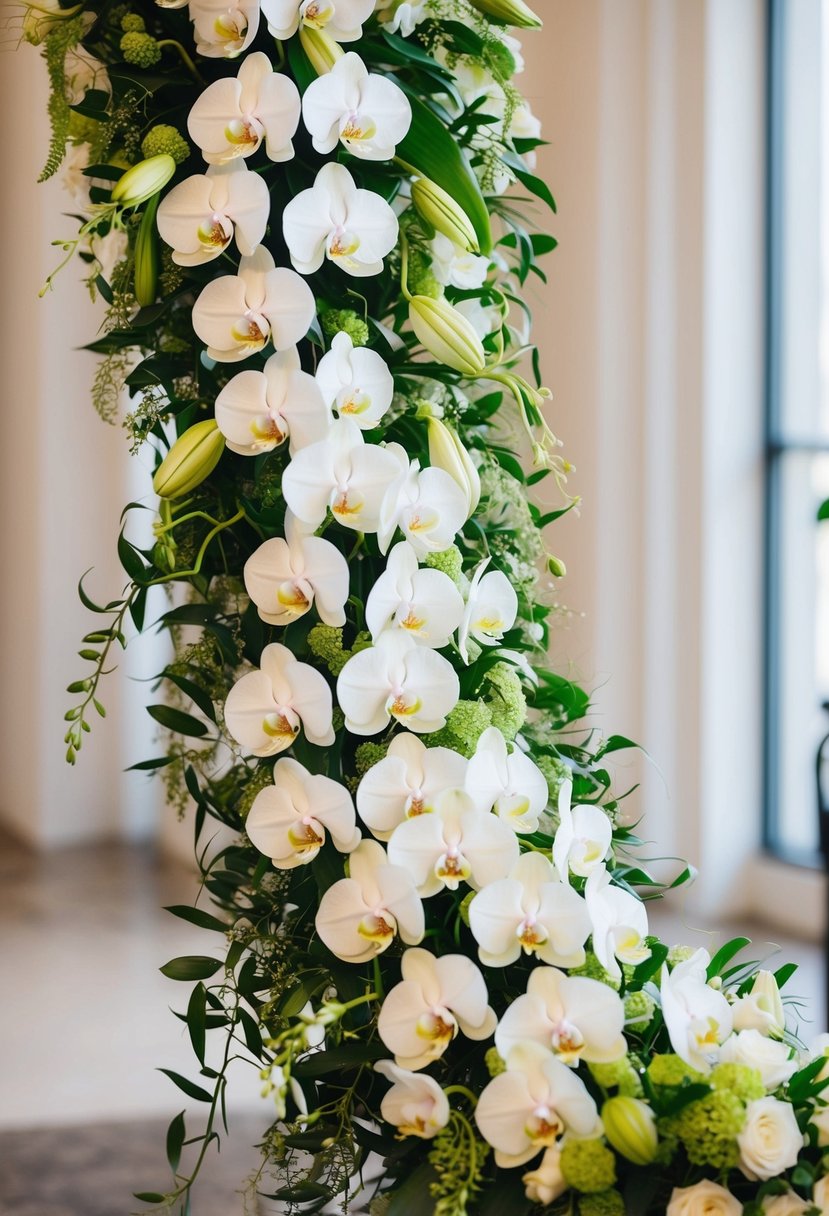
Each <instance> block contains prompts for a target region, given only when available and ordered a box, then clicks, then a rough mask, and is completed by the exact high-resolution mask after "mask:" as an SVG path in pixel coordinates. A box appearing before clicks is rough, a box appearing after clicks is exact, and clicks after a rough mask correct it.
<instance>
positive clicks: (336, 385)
mask: <svg viewBox="0 0 829 1216" xmlns="http://www.w3.org/2000/svg"><path fill="white" fill-rule="evenodd" d="M317 384H318V385H319V388H320V391H321V393H322V396H323V399H324V401H325V404H326V405H327V406H328V408H329V409H332V410H334V412H335V413H336V414H338V415H339V417H340V418H352V419H353V420H354V422H356V423H357V426H358V427H360V429H361V430H364V431H368V430H371V429H372V427H375V426H377V423H378V422H379V421H380V419H381V418H382V417H383V415H384V414H385V413H386V411H387V410H388V408H389V406H390V405H391V402H392V397H393V396H394V378H393V377H392V374H391V372H390V371H389V369H388V365H387V364H386V362H385V360H384V359H382V358H381V357H380V355H378V354H377V352H376V351H373V350H369V349H368V347H365V346H357V347H355V346H354V343H353V342H352V341H351V338H350V337H349V335H348V334H347V333H338V334H335V335H334V337H333V339H332V342H331V349H330V350H329V351H328V353H327V354H325V355H323V357H322V358H321V359H320V361H319V366H318V367H317Z"/></svg>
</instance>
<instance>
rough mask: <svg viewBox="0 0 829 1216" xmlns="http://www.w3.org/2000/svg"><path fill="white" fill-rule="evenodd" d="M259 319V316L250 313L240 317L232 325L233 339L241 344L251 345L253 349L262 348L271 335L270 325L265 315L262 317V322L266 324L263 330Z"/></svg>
mask: <svg viewBox="0 0 829 1216" xmlns="http://www.w3.org/2000/svg"><path fill="white" fill-rule="evenodd" d="M259 320H260V319H259V318H255V317H252V316H248V315H246V316H244V317H240V318H239V320H238V321H237V322H236V324H235V325H233V326H231V330H230V334H231V337H232V338H233V341H234V342H238V343H239V345H240V346H249V347H250V348H251V350H260V349H261V348H262V347H263V346H264V345H265V343H266V342H267V340H268V338H269V336H270V327H269V326H268V323H267V321H265V319H264V317H263V318H261V321H262V324H263V325H264V326H265V329H264V330H263V328H262V325H260V323H259Z"/></svg>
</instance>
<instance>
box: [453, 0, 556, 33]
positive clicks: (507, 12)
mask: <svg viewBox="0 0 829 1216" xmlns="http://www.w3.org/2000/svg"><path fill="white" fill-rule="evenodd" d="M470 3H471V4H472V6H473V7H474V8H476V9H477V10H478V12H479V13H484V14H485V16H487V17H494V18H495V20H496V21H503V22H504V24H505V25H517V26H520V27H521V28H522V29H525V30H540V29H541V26H542V25H543V22H542V20H541V18H540V17H538V16H536V14H535V13H534V12H533V11H532V9H531V8H529V7H528V6H527V5H526V4H525V3H524V0H470Z"/></svg>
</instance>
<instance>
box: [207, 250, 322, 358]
mask: <svg viewBox="0 0 829 1216" xmlns="http://www.w3.org/2000/svg"><path fill="white" fill-rule="evenodd" d="M315 310H316V304H315V301H314V293H313V292H312V291H311V288H310V287H309V286H308V284H307V283H306V282H305V280H304V279H302V278H300V276H299V275H298V274H297V273H296V272H295V271H293V270H287V269H286V268H285V267H283V266H279V267H277V266H276V264H275V262H274V260H273V257H272V256H271V254H270V253H269V252H268V250H267V249H266V248H265V246H264V245H258V246H257V248H256V249H255V250H254V252H253V254H252V256H251V257H243V258H241V259H240V262H239V272H238V274H227V275H222V276H221V278H218V279H212V280H211V281H210V282H209V283H207V285H206V286H205V287H203V288H202V292H201V295H200V296H199V298H198V299H197V300H196V303H195V304H194V305H193V329H194V330H195V331H196V334H197V335H198V337H199V338H201V340H202V342H204V343H205V345H206V346H207V353H208V355H209V357H210V358H211V359H215V360H216V362H217V363H238V362H239V361H240V360H241V359H247V358H248V356H249V355H252V354H255V353H256V351H259V350H262V349H263V348H264V347H265V346H267V344H268V342H269V341H271V340H272V341H273V344H274V346H275V347H276V349H277V350H284V349H285V347H291V346H296V344H297V342H299V341H300V339H301V338H304V337H305V335H306V333H307V332H308V327H309V326H310V324H311V322H312V321H313V319H314V312H315Z"/></svg>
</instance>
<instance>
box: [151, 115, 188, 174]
mask: <svg viewBox="0 0 829 1216" xmlns="http://www.w3.org/2000/svg"><path fill="white" fill-rule="evenodd" d="M141 151H142V152H143V154H144V156H145V158H146V159H147V160H149V158H150V157H151V156H161V155H165V154H166V155H167V156H172V158H173V160H174V161H175V162H176V164H177V165H180V164H182V163H183V162H184V161H186V160H187V157H188V156H189V155H190V145H189V144H188V142H187V140H186V139H185V138H184V136H183V135H182V134H181V132H180V131H179V130H178V128H177V127H171V126H170V124H169V123H166V122H160V123H156V125H155V126H154V127H150V129H149V131H148V132H147V134H146V135H145V136H144V138H143V140H142V141H141Z"/></svg>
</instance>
